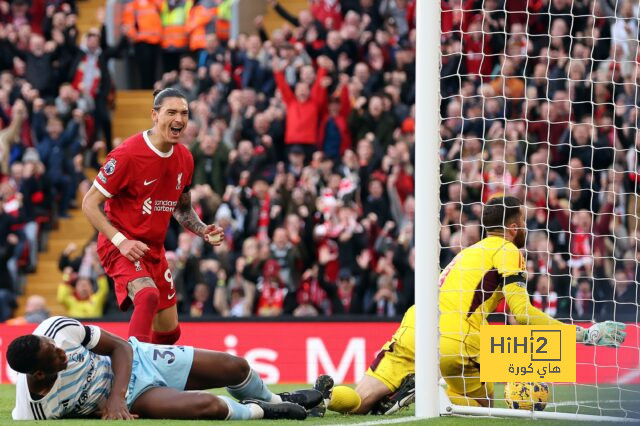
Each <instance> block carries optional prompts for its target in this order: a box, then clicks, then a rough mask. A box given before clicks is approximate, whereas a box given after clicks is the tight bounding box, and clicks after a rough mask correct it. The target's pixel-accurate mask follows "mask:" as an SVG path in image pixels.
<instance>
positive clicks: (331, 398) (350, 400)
mask: <svg viewBox="0 0 640 426" xmlns="http://www.w3.org/2000/svg"><path fill="white" fill-rule="evenodd" d="M415 321H416V314H415V307H414V306H411V307H410V308H409V309H408V310H407V312H406V313H405V314H404V317H403V318H402V323H401V324H400V327H398V329H397V330H396V332H395V333H394V334H393V337H392V338H391V340H389V341H388V342H387V343H385V344H384V346H383V347H382V350H381V351H380V352H379V353H378V355H377V356H376V358H375V359H374V360H373V362H372V363H371V365H370V366H369V369H368V370H367V372H366V373H365V376H364V377H363V378H362V380H361V381H360V382H359V383H358V385H357V386H356V388H355V389H352V388H350V387H348V386H336V387H334V386H333V379H332V378H331V376H328V375H322V376H319V377H318V379H317V380H316V384H315V389H316V390H318V391H320V392H321V393H322V395H323V398H324V399H325V404H326V407H327V409H329V410H331V411H337V412H339V413H343V414H367V413H371V414H391V413H394V412H396V411H398V410H399V409H400V408H403V407H406V406H408V405H410V404H411V403H413V401H414V400H415V375H414V372H415V352H414V351H415V349H414V348H415V340H414V339H415Z"/></svg>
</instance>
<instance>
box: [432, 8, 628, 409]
mask: <svg viewBox="0 0 640 426" xmlns="http://www.w3.org/2000/svg"><path fill="white" fill-rule="evenodd" d="M441 5H442V15H441V17H442V34H441V49H442V59H441V60H442V63H441V81H440V91H441V105H440V114H441V123H440V135H441V145H440V154H441V200H442V212H441V218H440V221H441V231H440V244H441V246H442V250H441V257H440V267H441V268H445V267H446V265H447V264H448V263H449V261H451V260H452V259H453V258H454V257H455V255H456V254H457V253H458V252H460V250H461V249H462V248H464V247H468V246H470V245H472V244H474V243H476V242H477V241H479V240H480V239H481V238H483V235H482V228H481V226H480V218H481V212H482V209H483V204H484V203H486V202H487V201H488V200H489V199H490V198H491V197H494V196H496V195H500V194H505V195H514V196H516V197H518V198H519V199H520V200H521V201H523V203H524V205H525V211H526V226H527V230H528V234H527V238H526V243H525V247H524V258H525V262H526V270H527V283H526V284H527V289H528V292H529V294H530V300H531V303H532V304H533V305H534V306H536V307H537V308H539V309H541V310H543V311H544V312H546V313H548V314H549V315H552V316H553V317H555V318H557V319H559V320H561V321H564V322H567V323H575V324H582V325H585V326H588V325H590V324H591V323H594V322H600V321H605V320H615V321H620V322H625V323H626V324H627V339H626V341H625V343H624V344H623V345H622V347H620V348H618V349H612V348H603V347H589V346H585V345H581V344H578V346H577V382H576V383H567V384H558V383H556V384H553V385H550V397H549V403H548V405H547V407H546V409H545V411H544V412H543V413H545V415H547V416H548V413H554V414H558V417H562V415H560V414H559V413H569V414H571V415H575V414H579V415H594V416H611V417H620V418H630V417H631V418H633V417H635V418H638V417H640V350H639V346H640V339H639V336H640V331H639V328H638V321H639V313H638V303H639V299H640V289H639V285H638V281H639V280H640V269H639V268H638V260H640V253H639V250H638V249H639V248H640V219H639V216H640V132H638V122H639V120H640V115H639V114H638V111H639V107H640V96H639V88H638V82H640V63H639V58H640V57H639V55H640V51H639V49H638V37H639V19H638V17H639V16H640V4H639V2H638V1H637V0H574V1H572V0H448V1H443V2H442V3H441ZM483 291H484V290H483ZM487 297H488V296H487ZM490 320H492V321H494V322H497V323H503V324H509V323H515V321H514V319H513V317H511V316H510V315H509V307H508V306H506V305H504V304H502V305H500V306H499V307H498V314H497V315H494V316H492V317H490ZM495 407H497V408H498V410H493V411H492V413H491V414H499V415H502V414H505V412H506V413H507V414H509V413H508V412H507V410H506V405H505V404H504V392H503V391H502V386H501V385H499V384H496V388H495ZM500 408H502V409H504V410H500ZM454 411H455V410H454ZM470 411H473V410H470ZM470 411H469V410H467V411H464V410H462V411H460V412H465V413H466V412H470ZM503 411H504V412H503ZM511 411H512V412H515V411H518V410H511ZM476 412H478V413H483V414H489V411H488V410H485V411H483V410H476ZM527 415H529V414H527ZM574 417H575V416H574ZM577 418H580V417H579V416H578V417H577ZM586 418H588V417H586ZM594 419H595V418H594Z"/></svg>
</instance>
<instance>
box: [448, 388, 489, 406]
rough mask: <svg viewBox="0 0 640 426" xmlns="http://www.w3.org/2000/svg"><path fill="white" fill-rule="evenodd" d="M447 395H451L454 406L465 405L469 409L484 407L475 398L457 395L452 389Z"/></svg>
mask: <svg viewBox="0 0 640 426" xmlns="http://www.w3.org/2000/svg"><path fill="white" fill-rule="evenodd" d="M447 395H449V399H450V400H451V403H452V404H455V405H464V406H467V407H482V405H480V403H479V402H478V401H476V400H475V399H473V398H469V397H466V396H464V395H461V394H459V393H455V392H453V391H452V390H450V389H447Z"/></svg>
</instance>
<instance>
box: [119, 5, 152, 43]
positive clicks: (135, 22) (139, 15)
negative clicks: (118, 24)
mask: <svg viewBox="0 0 640 426" xmlns="http://www.w3.org/2000/svg"><path fill="white" fill-rule="evenodd" d="M122 21H123V22H122V23H123V27H124V28H123V29H124V30H125V31H126V35H127V36H128V37H129V39H130V40H131V41H133V42H134V43H140V42H143V43H149V44H160V42H161V41H162V19H161V18H160V2H159V1H158V0H131V1H129V2H128V3H127V4H126V6H125V9H124V16H123V20H122Z"/></svg>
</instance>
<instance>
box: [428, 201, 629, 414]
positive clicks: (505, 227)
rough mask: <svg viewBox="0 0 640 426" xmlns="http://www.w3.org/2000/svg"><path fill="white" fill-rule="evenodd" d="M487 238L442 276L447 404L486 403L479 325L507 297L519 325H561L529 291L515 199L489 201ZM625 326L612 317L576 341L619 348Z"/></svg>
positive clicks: (488, 392) (521, 217) (488, 388)
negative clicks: (536, 303) (538, 305)
mask: <svg viewBox="0 0 640 426" xmlns="http://www.w3.org/2000/svg"><path fill="white" fill-rule="evenodd" d="M482 224H483V226H484V229H485V231H486V234H487V236H486V238H484V239H483V240H482V241H480V242H478V243H476V244H474V245H472V246H470V247H468V248H465V249H464V250H462V251H461V252H460V253H458V255H457V256H456V257H455V258H454V259H453V260H452V261H451V263H449V265H447V267H446V268H445V269H444V270H443V271H442V274H440V300H439V306H440V373H441V374H442V377H443V378H444V379H445V381H446V382H447V386H448V388H447V392H448V394H449V398H450V399H451V402H453V403H454V404H458V405H473V406H485V407H486V406H490V405H491V404H492V399H493V384H492V383H483V382H481V381H480V366H481V365H482V363H481V354H480V349H479V348H480V325H481V324H487V316H488V315H489V314H490V313H492V312H494V311H495V309H496V307H497V306H498V303H499V302H500V301H501V300H502V299H503V298H505V299H506V302H507V304H508V305H509V309H510V310H511V313H512V314H513V315H514V316H515V319H516V320H517V321H518V323H519V324H531V325H556V324H558V325H560V324H562V323H561V322H560V321H557V320H555V319H553V318H552V317H550V316H549V315H547V314H545V313H544V312H542V311H540V310H538V309H536V308H534V307H533V306H532V305H531V303H530V302H529V295H528V294H527V279H526V275H525V271H526V266H525V261H524V257H523V256H522V254H521V253H520V250H519V249H521V248H522V247H524V244H525V239H526V224H525V213H524V209H523V207H522V205H521V203H520V201H519V200H518V199H517V198H515V197H497V198H493V199H491V200H489V201H488V202H487V204H486V205H485V207H484V210H483V213H482ZM624 329H625V325H624V324H622V323H618V322H614V321H605V322H603V323H599V324H594V325H593V326H592V327H590V328H589V329H585V328H582V327H579V326H577V327H576V341H577V342H581V343H585V344H592V345H599V346H613V347H618V346H620V345H621V344H622V342H624V339H625V337H626V333H625V331H624Z"/></svg>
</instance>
